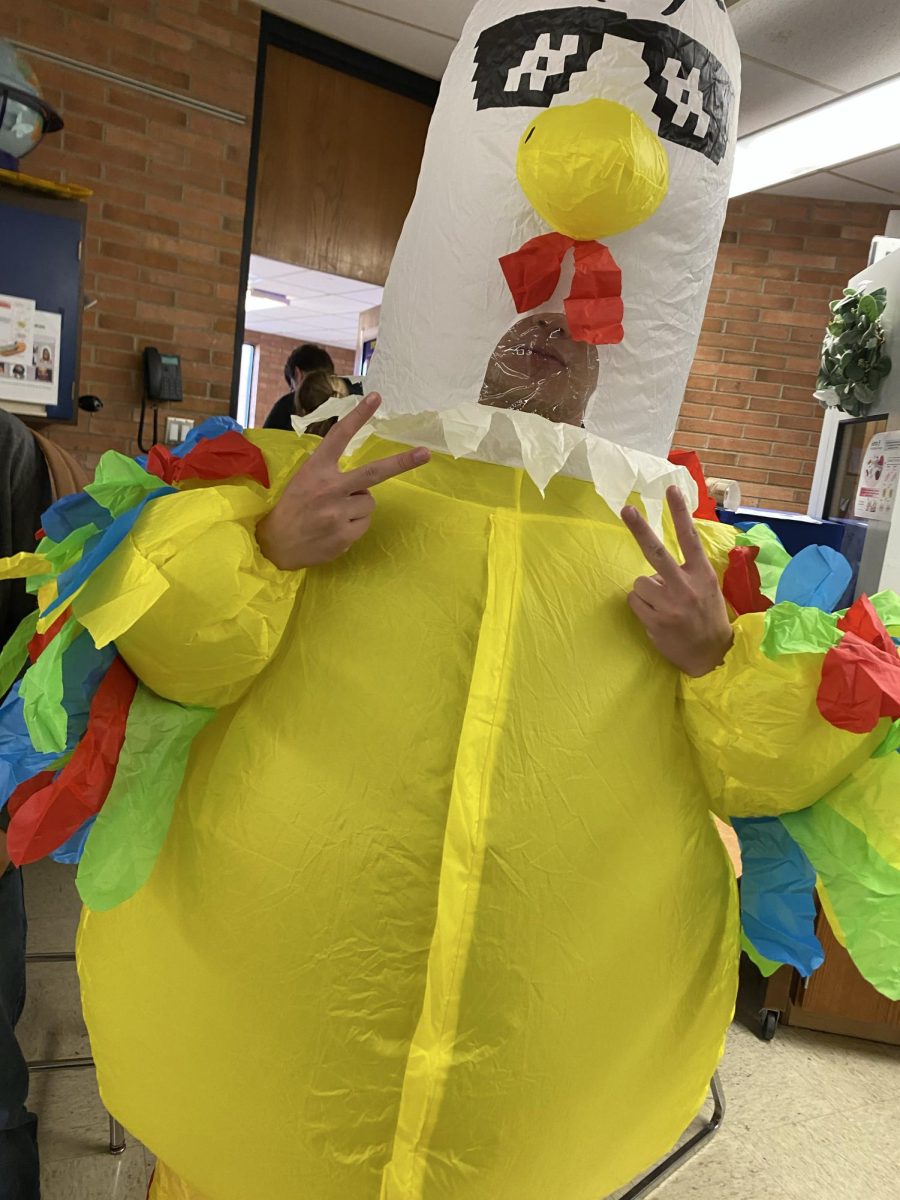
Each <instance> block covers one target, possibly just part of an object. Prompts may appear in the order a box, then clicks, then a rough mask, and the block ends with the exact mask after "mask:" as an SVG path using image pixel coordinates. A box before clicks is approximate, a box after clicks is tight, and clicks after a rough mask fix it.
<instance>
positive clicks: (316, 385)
mask: <svg viewBox="0 0 900 1200" xmlns="http://www.w3.org/2000/svg"><path fill="white" fill-rule="evenodd" d="M351 387H352V385H351V384H350V383H349V382H348V381H347V380H346V379H342V378H341V377H340V375H332V374H331V372H329V371H313V372H312V373H311V374H309V375H307V377H306V378H305V379H304V380H303V383H301V385H300V387H298V388H297V392H296V396H295V398H294V399H295V403H294V411H295V412H296V413H297V414H298V415H299V416H301V417H307V416H309V414H310V413H314V412H315V411H316V409H317V408H321V407H322V405H323V404H325V403H326V402H327V401H328V400H330V399H331V398H332V396H349V395H350V394H351ZM336 420H337V418H336V417H332V418H331V420H330V421H317V422H316V424H315V425H310V426H309V427H308V429H307V430H306V432H307V433H314V434H315V435H316V437H324V436H325V434H326V433H327V432H328V430H329V429H331V427H332V425H334V423H335V421H336Z"/></svg>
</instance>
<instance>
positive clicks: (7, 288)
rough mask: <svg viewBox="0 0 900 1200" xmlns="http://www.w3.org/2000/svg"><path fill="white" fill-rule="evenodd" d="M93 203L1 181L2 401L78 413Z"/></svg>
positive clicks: (50, 412) (46, 412)
mask: <svg viewBox="0 0 900 1200" xmlns="http://www.w3.org/2000/svg"><path fill="white" fill-rule="evenodd" d="M86 216H87V209H86V207H85V205H84V204H83V203H81V202H80V201H77V200H65V199H60V198H57V197H53V196H43V195H38V194H34V193H31V192H28V191H25V190H21V189H19V188H13V187H9V186H7V185H4V184H0V407H2V408H6V409H9V410H10V411H12V412H15V413H16V414H17V415H19V416H21V417H23V418H24V419H26V420H28V419H31V420H37V421H44V420H50V421H74V419H75V413H76V393H77V386H78V372H79V355H80V346H81V316H82V310H83V303H84V302H83V287H82V281H83V265H82V258H83V255H82V246H83V243H84V228H85V220H86Z"/></svg>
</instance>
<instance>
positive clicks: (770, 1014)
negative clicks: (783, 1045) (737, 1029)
mask: <svg viewBox="0 0 900 1200" xmlns="http://www.w3.org/2000/svg"><path fill="white" fill-rule="evenodd" d="M780 1020H781V1013H780V1012H778V1010H777V1009H775V1008H764V1009H763V1010H762V1012H761V1013H760V1014H759V1036H760V1037H761V1038H762V1040H763V1041H764V1042H771V1041H772V1039H773V1038H774V1037H775V1034H776V1033H777V1031H778V1022H779V1021H780Z"/></svg>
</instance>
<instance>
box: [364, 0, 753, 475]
mask: <svg viewBox="0 0 900 1200" xmlns="http://www.w3.org/2000/svg"><path fill="white" fill-rule="evenodd" d="M739 73H740V56H739V51H738V47H737V43H736V40H735V37H734V34H733V32H732V30H731V25H730V22H729V19H728V17H727V15H726V12H725V8H724V0H590V2H588V3H582V4H580V5H573V4H570V3H567V2H566V0H480V3H478V4H476V5H475V8H474V10H473V12H472V15H471V17H470V18H469V20H468V22H467V23H466V27H465V29H464V30H463V34H462V37H461V40H460V42H459V45H458V46H457V48H456V50H455V52H454V54H453V57H452V58H451V61H450V64H449V66H448V68H447V72H446V75H445V76H444V81H443V84H442V87H441V93H440V98H439V100H438V103H437V107H436V108H435V112H434V117H433V120H432V123H431V129H430V132H429V135H428V142H427V145H426V148H425V155H424V160H423V164H422V172H421V175H420V178H419V186H418V191H417V193H416V198H415V201H414V203H413V206H412V209H411V211H410V214H409V217H408V218H407V221H406V225H405V227H404V230H403V234H402V236H401V239H400V243H399V245H398V247H397V253H396V256H395V258H394V262H393V266H392V269H391V274H390V278H389V280H388V284H387V288H386V292H385V298H384V306H383V309H382V320H381V329H380V333H379V343H378V350H377V352H376V355H375V359H374V361H373V364H372V370H371V373H370V379H371V386H372V387H373V388H374V389H376V390H378V391H380V392H381V393H382V394H383V396H384V403H385V412H386V413H402V412H414V411H418V410H434V409H446V408H454V407H456V406H458V405H460V404H465V403H470V404H476V403H477V402H478V401H479V399H484V400H485V402H487V403H497V402H498V400H497V398H496V397H493V398H492V396H491V395H490V393H491V392H492V391H493V392H498V391H502V380H503V378H504V377H506V378H507V379H508V381H509V397H508V399H507V400H506V401H504V400H502V399H501V400H500V401H499V402H500V403H504V402H506V403H508V404H509V406H510V407H517V408H531V409H532V410H533V411H545V412H546V406H545V408H544V409H543V410H542V409H541V407H540V404H539V403H537V402H536V403H529V402H528V397H527V396H526V395H525V393H526V392H527V391H528V388H527V387H525V388H524V389H523V388H522V387H521V386H520V385H521V383H522V380H521V379H517V378H516V377H515V375H516V356H518V361H519V362H524V361H525V360H527V361H528V363H529V370H530V376H531V379H530V383H531V385H535V384H536V391H537V392H538V393H539V392H540V390H541V378H540V377H541V371H542V370H543V369H544V367H546V370H547V371H548V372H549V373H550V374H552V373H553V372H554V371H555V372H556V373H557V375H558V374H559V372H560V370H561V369H562V370H563V371H564V372H565V373H566V374H567V376H568V377H569V379H570V381H572V387H573V388H574V390H575V392H576V393H579V394H580V400H578V396H577V395H576V401H578V402H577V403H576V408H579V409H580V412H579V413H577V414H576V417H575V418H573V414H572V412H571V411H569V412H565V411H562V410H560V409H557V410H556V411H555V412H554V413H553V415H555V416H556V417H557V419H562V420H568V421H570V422H572V423H580V421H581V419H582V418H583V420H584V424H585V427H586V428H587V429H588V430H590V431H592V432H594V433H597V434H599V435H601V436H602V437H604V438H607V439H610V440H612V441H616V442H619V443H620V444H622V445H625V446H631V447H634V448H636V449H640V450H644V451H650V452H652V453H655V454H659V455H665V454H666V453H667V452H668V449H669V445H670V442H671V438H672V434H673V432H674V429H675V424H676V421H677V418H678V411H679V409H680V407H681V402H682V398H683V395H684V387H685V383H686V381H687V377H688V373H689V371H690V367H691V363H692V360H693V356H694V352H695V349H696V344H697V338H698V335H699V331H700V325H701V322H702V319H703V310H704V307H705V304H706V297H707V293H708V290H709V284H710V280H711V278H712V271H713V266H714V262H715V257H716V251H717V248H718V242H719V236H720V234H721V229H722V223H723V220H724V214H725V205H726V202H727V197H728V185H729V180H730V177H731V167H732V160H733V155H734V143H735V135H736V126H737V104H738V90H739ZM563 109H565V111H560V110H563ZM526 191H527V193H528V196H526ZM528 197H530V199H529V198H528ZM538 210H539V211H538ZM548 234H557V235H560V234H562V235H565V238H561V237H559V236H557V237H556V238H553V237H546V236H543V237H542V236H541V235H548ZM535 238H539V239H540V240H539V241H538V242H536V243H535V246H534V247H532V248H531V250H532V254H531V256H530V258H529V257H528V253H527V252H526V255H525V256H521V255H520V256H515V252H516V251H518V250H520V248H522V246H523V243H526V242H529V241H530V240H531V239H535ZM598 242H600V243H602V245H604V246H606V247H608V249H609V251H611V253H612V257H613V259H614V262H612V261H611V260H610V259H609V258H608V256H604V255H603V251H602V249H600V250H598V247H597V244H596V243H598ZM573 247H574V249H573ZM575 254H577V255H580V256H582V263H583V267H582V268H580V270H582V271H583V273H582V275H581V277H580V279H579V277H578V275H577V273H576V272H575V268H574V266H573V261H574V257H573V256H574V255H575ZM598 254H599V255H600V256H601V257H600V258H598V257H597V255H598ZM510 255H514V258H513V259H508V258H507V256H510ZM563 255H565V257H564V258H563ZM501 259H506V260H507V261H506V263H504V265H503V266H501V263H500V261H499V260H501ZM560 260H562V271H561V275H559V276H557V272H558V270H559V263H560ZM616 264H617V265H618V267H619V268H620V269H621V297H622V301H623V302H624V309H623V308H622V305H621V304H620V302H619V300H618V298H617V296H618V277H617V274H616V272H615V266H616ZM505 272H506V274H505ZM523 272H524V277H523V276H522V273H523ZM507 275H508V276H509V280H510V282H509V283H508V282H507ZM516 280H518V281H519V283H520V287H519V291H518V300H514V298H513V289H514V284H515V281H516ZM569 297H574V298H576V300H575V302H574V303H573V301H572V300H571V299H570V300H569V303H568V304H567V302H566V301H567V298H569ZM578 297H581V299H580V300H578V299H577V298H578ZM585 298H586V299H585ZM517 303H518V311H517ZM617 306H618V308H617ZM565 313H568V317H569V320H568V321H567V320H566V317H565V316H564V315H563V314H565ZM582 325H584V326H586V328H582ZM620 326H621V327H620ZM572 335H574V340H573V336H572ZM554 339H555V342H554ZM592 343H594V344H592ZM542 364H543V366H542ZM510 366H511V367H512V371H511V372H510V371H509V370H508V368H509V367H510ZM526 374H529V371H526ZM563 407H565V406H563Z"/></svg>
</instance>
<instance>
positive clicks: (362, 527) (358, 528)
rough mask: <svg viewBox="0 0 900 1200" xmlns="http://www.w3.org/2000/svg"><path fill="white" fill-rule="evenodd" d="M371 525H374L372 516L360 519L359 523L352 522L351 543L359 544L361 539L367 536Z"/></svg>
mask: <svg viewBox="0 0 900 1200" xmlns="http://www.w3.org/2000/svg"><path fill="white" fill-rule="evenodd" d="M371 524H372V517H371V515H369V516H368V517H360V518H359V520H358V521H351V522H350V530H351V534H350V536H351V543H352V542H358V541H359V539H360V538H361V537H365V535H366V534H367V533H368V532H369V526H370V525H371Z"/></svg>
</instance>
